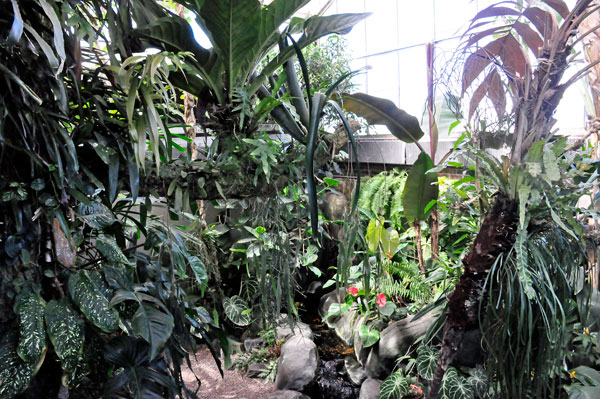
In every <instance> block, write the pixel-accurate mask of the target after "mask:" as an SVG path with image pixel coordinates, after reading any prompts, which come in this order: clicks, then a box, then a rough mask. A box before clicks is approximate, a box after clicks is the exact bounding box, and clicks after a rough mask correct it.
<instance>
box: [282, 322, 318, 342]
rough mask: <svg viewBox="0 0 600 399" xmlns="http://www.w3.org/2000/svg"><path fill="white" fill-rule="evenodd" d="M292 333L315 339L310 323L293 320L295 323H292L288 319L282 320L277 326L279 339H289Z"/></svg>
mask: <svg viewBox="0 0 600 399" xmlns="http://www.w3.org/2000/svg"><path fill="white" fill-rule="evenodd" d="M292 335H300V336H302V337H305V338H308V339H313V333H312V330H311V329H310V327H309V325H308V324H306V323H302V322H301V321H296V322H293V324H290V322H289V321H288V320H283V321H281V322H280V324H279V325H278V326H277V339H288V338H290V337H291V336H292Z"/></svg>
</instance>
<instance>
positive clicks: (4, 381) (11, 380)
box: [0, 330, 46, 399]
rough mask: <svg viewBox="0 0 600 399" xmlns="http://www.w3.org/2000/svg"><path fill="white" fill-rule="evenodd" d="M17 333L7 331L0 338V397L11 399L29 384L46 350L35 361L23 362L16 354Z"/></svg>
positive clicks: (0, 398)
mask: <svg viewBox="0 0 600 399" xmlns="http://www.w3.org/2000/svg"><path fill="white" fill-rule="evenodd" d="M17 343H18V334H17V332H16V331H14V330H10V331H8V332H7V333H6V334H5V335H4V336H3V337H2V339H1V340H0V399H13V398H14V397H15V396H17V395H18V394H19V393H21V392H23V391H24V390H25V389H27V387H28V386H29V383H30V381H31V378H32V377H33V376H34V375H35V374H36V373H37V372H38V370H39V368H40V366H41V365H42V363H43V361H44V358H45V355H46V351H44V352H43V354H42V356H41V358H40V359H39V360H38V362H37V363H31V364H30V363H25V362H24V361H23V359H21V358H20V357H19V355H18V354H17Z"/></svg>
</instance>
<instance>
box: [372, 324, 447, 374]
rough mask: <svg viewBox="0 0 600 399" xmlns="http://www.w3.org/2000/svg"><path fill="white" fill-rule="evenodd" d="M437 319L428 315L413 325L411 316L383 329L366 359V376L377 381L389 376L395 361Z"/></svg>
mask: <svg viewBox="0 0 600 399" xmlns="http://www.w3.org/2000/svg"><path fill="white" fill-rule="evenodd" d="M437 317H438V315H437V314H436V315H433V314H431V313H430V314H427V315H425V316H423V317H421V318H420V319H418V320H416V321H415V322H414V323H413V322H411V320H412V319H413V316H409V317H407V318H406V319H402V320H399V321H396V322H394V323H393V324H392V325H390V326H389V327H387V328H386V329H384V330H383V331H382V332H381V334H380V335H379V342H378V343H376V344H375V345H374V346H373V349H371V352H370V353H369V357H368V358H367V363H366V365H365V370H366V371H367V375H368V376H369V377H370V378H379V379H383V378H385V377H387V376H388V375H390V374H391V373H392V371H393V369H394V365H395V363H396V359H397V358H398V357H399V356H401V355H403V354H405V353H406V352H407V351H408V349H409V347H410V346H411V345H412V344H413V343H414V342H415V340H416V339H417V338H419V337H421V336H422V335H424V334H425V333H426V332H427V329H428V328H429V326H430V325H431V324H432V323H433V322H434V321H435V319H436V318H437Z"/></svg>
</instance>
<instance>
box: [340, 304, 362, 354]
mask: <svg viewBox="0 0 600 399" xmlns="http://www.w3.org/2000/svg"><path fill="white" fill-rule="evenodd" d="M360 319H361V315H360V310H359V309H358V305H356V303H354V304H352V307H350V309H348V310H346V311H345V312H344V313H342V317H340V318H339V319H338V320H337V321H336V322H335V325H334V328H335V333H336V334H337V336H338V337H340V339H341V340H342V341H344V343H345V344H346V345H347V346H353V345H354V332H355V331H356V332H358V331H357V330H356V329H355V328H354V327H355V324H356V322H357V321H358V320H360Z"/></svg>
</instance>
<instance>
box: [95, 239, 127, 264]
mask: <svg viewBox="0 0 600 399" xmlns="http://www.w3.org/2000/svg"><path fill="white" fill-rule="evenodd" d="M96 247H97V248H98V251H100V253H101V254H102V255H104V256H105V257H106V259H108V260H109V261H111V262H115V263H129V260H128V259H127V257H126V256H125V254H124V253H123V251H121V248H120V247H119V245H118V244H117V240H116V239H115V238H114V237H113V236H109V235H105V234H102V235H100V236H98V238H97V239H96Z"/></svg>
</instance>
